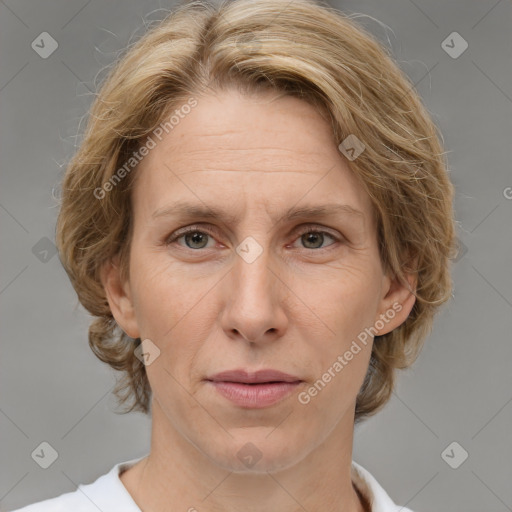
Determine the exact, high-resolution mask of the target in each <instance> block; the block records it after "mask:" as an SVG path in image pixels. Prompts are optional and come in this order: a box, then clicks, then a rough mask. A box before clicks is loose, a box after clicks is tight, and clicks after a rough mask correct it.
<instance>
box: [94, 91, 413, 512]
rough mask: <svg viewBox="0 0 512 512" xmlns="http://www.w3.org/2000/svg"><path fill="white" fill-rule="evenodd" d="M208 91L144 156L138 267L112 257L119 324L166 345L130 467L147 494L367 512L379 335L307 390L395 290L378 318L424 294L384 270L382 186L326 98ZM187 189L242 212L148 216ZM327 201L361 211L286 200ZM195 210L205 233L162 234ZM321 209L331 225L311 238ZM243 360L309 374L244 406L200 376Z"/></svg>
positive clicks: (137, 191)
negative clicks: (358, 423) (357, 413)
mask: <svg viewBox="0 0 512 512" xmlns="http://www.w3.org/2000/svg"><path fill="white" fill-rule="evenodd" d="M196 97H197V96H196ZM197 98H198V105H197V106H196V107H195V108H194V109H192V111H191V113H190V114H188V115H187V116H185V117H184V118H183V119H181V120H180V122H179V124H178V125H177V126H175V127H174V129H173V130H172V131H170V132H169V133H168V134H167V135H165V137H164V138H163V139H162V141H161V142H159V143H158V144H157V146H156V147H155V148H154V149H152V150H151V151H150V153H149V154H148V155H147V156H146V157H145V158H144V160H143V161H142V162H141V164H140V166H139V168H138V169H137V171H136V172H137V173H138V176H137V181H136V184H135V187H134V189H133V196H132V199H133V215H134V231H133V240H132V246H131V253H130V274H129V278H128V279H127V280H126V281H122V280H121V278H120V273H119V267H118V265H116V261H115V260H114V261H113V262H111V263H109V264H107V265H105V267H104V269H103V273H102V282H103V285H104V287H105V290H106V293H107V297H108V301H109V304H110V307H111V310H112V313H113V315H114V317H115V319H116V321H117V322H118V324H119V325H120V326H121V328H122V329H123V330H124V331H125V332H126V333H127V334H128V335H129V336H131V337H133V338H137V337H140V338H141V339H142V340H145V339H149V340H151V342H152V343H154V345H156V346H157V347H158V349H159V350H160V354H159V356H158V357H157V358H156V359H155V360H154V361H153V362H152V363H151V364H149V365H148V366H147V367H146V370H147V374H148V378H149V381H150V384H151V388H152V390H153V399H152V437H151V449H150V454H149V456H148V457H146V458H144V459H143V460H141V461H140V462H139V463H138V464H136V465H135V466H134V467H133V468H131V469H129V470H127V471H126V472H124V473H123V474H122V475H121V481H122V482H123V484H124V485H125V487H126V488H127V490H128V492H129V493H130V494H131V495H132V497H133V499H134V500H135V502H136V503H137V504H138V505H139V507H140V508H141V509H142V510H144V511H149V510H150V511H152V512H160V511H162V512H163V511H164V510H169V506H170V504H172V509H173V510H182V511H187V510H193V509H194V508H195V509H197V510H198V511H200V512H213V511H219V512H220V511H223V512H235V511H239V510H244V511H252V512H268V511H275V510H279V511H280V512H296V511H299V510H304V509H306V510H309V511H313V510H333V511H334V510H340V511H341V510H343V511H344V512H363V511H364V507H363V503H362V502H361V500H360V499H359V497H358V494H357V493H356V492H355V489H354V486H353V484H352V481H351V476H350V465H351V460H352V445H353V431H354V407H355V402H356V396H357V393H358V391H359V389H360V387H361V385H362V383H363V379H364V376H365V374H366V371H367V368H368V362H369V358H370V355H371V346H372V339H371V338H370V342H369V343H368V344H367V345H366V346H364V345H361V348H362V350H361V351H360V352H359V353H358V354H357V355H355V356H354V357H353V359H352V360H351V361H350V362H349V363H348V364H347V365H346V366H345V367H344V368H343V370H342V371H341V372H339V373H336V376H335V377H334V378H332V379H331V381H330V382H329V383H328V384H327V385H326V386H325V387H324V389H322V391H321V392H319V393H318V395H317V396H315V397H314V398H313V399H312V400H311V401H310V402H309V403H308V404H302V403H300V402H299V401H298V393H300V392H301V391H304V390H307V389H308V388H310V387H311V386H312V384H313V383H314V382H315V381H317V380H318V379H319V378H320V377H321V376H322V374H323V373H324V372H326V371H327V369H328V368H329V367H332V365H333V363H334V361H336V359H337V357H338V356H339V355H340V354H343V353H345V351H346V350H348V348H349V347H350V345H351V343H352V341H353V340H355V339H356V337H357V335H358V334H359V333H360V332H362V331H363V330H364V329H365V328H368V327H370V326H373V325H374V324H375V322H376V321H377V320H378V319H379V318H381V317H380V315H382V314H385V312H386V311H389V310H390V309H392V305H393V304H394V303H399V304H401V305H402V309H401V310H400V311H399V312H396V315H395V316H394V318H393V319H391V320H389V321H388V322H387V323H386V324H385V327H384V328H383V329H381V330H380V331H379V334H385V333H386V332H389V331H391V330H393V329H395V328H396V327H398V326H399V325H400V324H401V323H403V322H404V321H405V319H406V318H407V316H408V314H409V312H410V310H411V308H412V306H413V304H414V300H415V298H414V296H413V295H412V294H411V293H410V291H409V290H408V289H407V288H406V287H404V286H402V285H401V284H400V283H399V282H398V281H396V280H395V279H394V278H393V277H392V276H388V275H386V274H385V273H384V271H383V268H382V265H381V262H380V258H379V254H378V247H377V235H376V226H375V225H374V222H373V220H372V215H371V212H372V209H371V208H372V207H371V203H370V199H369V197H368V195H367V194H366V192H365V191H364V189H363V188H362V187H361V185H360V184H359V182H358V181H356V179H355V177H354V175H353V174H352V171H351V170H350V168H349V162H348V161H347V160H346V159H345V157H344V156H343V155H342V154H341V153H340V152H339V150H338V147H337V143H336V141H334V140H333V137H332V133H331V128H330V126H329V124H328V123H327V121H326V120H325V119H324V118H323V117H322V116H321V115H320V114H319V113H318V112H317V110H316V109H315V108H313V107H312V106H310V105H309V104H307V103H305V102H304V101H302V100H300V99H296V98H292V97H286V96H282V95H277V94H275V93H265V94H258V95H253V96H250V97H249V96H243V95H240V94H239V93H238V92H236V91H235V90H228V91H223V92H217V93H209V94H208V95H206V96H199V97H197ZM178 200H180V201H187V202H190V203H194V204H197V205H199V206H204V205H205V204H206V205H208V206H209V207H218V208H222V209H225V210H227V212H228V213H230V214H233V215H235V218H236V220H237V222H226V223H224V222H223V221H221V220H220V219H206V220H205V219H202V218H192V219H188V218H187V219H180V218H176V217H174V216H160V217H157V218H153V217H152V215H153V213H154V212H155V211H156V210H159V209H164V208H166V207H168V206H170V205H172V204H173V203H174V202H175V201H178ZM326 203H338V204H346V205H350V206H352V207H353V208H354V209H357V210H359V211H360V212H361V213H362V214H361V215H356V214H342V215H338V216H336V215H328V216H326V217H324V218H320V219H317V218H315V219H312V220H311V219H298V220H297V219H295V220H286V219H285V218H284V217H283V216H284V212H285V211H286V210H287V209H288V208H290V207H294V206H305V205H306V204H307V205H324V204H326ZM276 219H277V220H276ZM278 220H280V221H279V222H278ZM198 223H200V224H199V225H198ZM186 226H196V227H197V230H198V231H200V232H201V233H203V237H202V238H199V241H198V240H197V238H195V239H194V238H192V240H191V239H190V236H189V237H188V239H187V238H186V237H184V236H182V237H181V238H179V239H178V240H177V241H175V242H173V243H171V244H169V245H166V244H165V240H166V239H168V238H169V235H171V234H172V233H174V232H176V231H177V230H178V229H180V228H183V227H186ZM311 226H313V227H316V228H317V229H319V230H323V231H324V233H326V234H325V235H323V238H322V235H320V236H317V238H316V239H312V240H311V239H310V238H309V237H308V236H307V233H308V230H309V229H310V228H311ZM204 234H206V236H205V235H204ZM304 234H305V236H302V235H304ZM249 236H250V237H253V238H254V239H255V240H256V241H257V242H258V244H259V245H260V246H261V248H262V250H263V252H262V254H261V255H260V256H259V257H258V258H257V259H256V260H255V261H253V262H252V263H248V262H247V261H245V260H244V259H243V258H242V257H240V256H239V255H238V254H237V252H236V248H237V247H238V246H239V244H241V242H242V241H244V239H246V237H249ZM310 236H311V235H310ZM331 236H333V237H334V238H331ZM196 237H197V234H196ZM336 237H337V238H338V240H336ZM187 243H188V246H187ZM409 285H410V286H411V287H413V288H414V285H415V282H414V279H413V277H410V280H409ZM236 368H244V369H247V370H257V369H262V368H273V369H277V370H281V371H284V372H287V373H290V374H292V375H295V376H297V377H298V378H299V379H301V380H302V381H303V382H302V383H301V384H300V385H299V387H298V388H297V390H296V392H294V393H292V395H290V396H289V397H287V398H285V399H284V400H282V401H280V402H278V403H277V404H274V405H272V406H270V407H266V408H262V409H247V408H243V407H240V406H237V405H234V404H233V403H232V402H230V401H228V400H227V399H226V398H224V397H223V396H221V395H220V394H219V393H218V392H217V391H216V390H215V389H213V387H212V385H211V384H209V383H208V382H206V381H205V380H204V379H205V378H206V377H207V376H211V375H212V374H214V373H217V372H220V371H224V370H229V369H236ZM247 443H252V444H253V445H255V446H256V447H257V449H258V450H259V453H260V455H261V458H260V460H259V461H258V462H257V463H256V464H255V465H254V466H252V467H250V468H249V467H247V466H246V465H244V463H243V462H242V461H241V460H240V459H239V458H238V456H237V452H238V451H239V450H240V449H242V448H243V447H244V446H245V445H246V444H247ZM192 507H193V508H192Z"/></svg>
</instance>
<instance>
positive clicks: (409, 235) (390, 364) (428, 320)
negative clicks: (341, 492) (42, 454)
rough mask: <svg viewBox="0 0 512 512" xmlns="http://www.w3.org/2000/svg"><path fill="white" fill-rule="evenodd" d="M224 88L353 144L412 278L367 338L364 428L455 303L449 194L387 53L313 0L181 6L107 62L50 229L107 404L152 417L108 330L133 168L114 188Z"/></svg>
mask: <svg viewBox="0 0 512 512" xmlns="http://www.w3.org/2000/svg"><path fill="white" fill-rule="evenodd" d="M231 87H237V88H238V89H239V90H240V91H242V92H245V93H252V92H256V93H257V92H258V91H261V90H263V89H272V90H275V91H278V92H280V93H284V94H287V95H291V96H295V97H297V98H301V99H302V100H304V101H307V102H309V103H311V104H312V105H314V106H315V107H316V108H317V109H318V111H319V112H321V113H322V115H324V116H325V119H326V120H327V121H328V122H329V124H330V125H331V126H332V133H333V137H334V138H335V140H336V141H337V143H341V142H342V141H343V140H345V138H346V137H347V136H348V135H355V136H356V137H357V138H358V139H359V140H360V141H362V142H363V143H364V145H365V150H364V151H363V152H362V153H361V154H360V155H359V157H358V158H357V159H355V160H352V161H349V162H348V163H349V166H350V168H351V170H352V172H353V173H354V174H355V176H357V178H358V179H359V181H360V183H361V184H362V186H363V187H364V189H365V190H366V192H367V193H368V194H369V196H370V198H371V201H372V204H373V209H374V215H375V218H376V221H377V237H378V243H379V252H380V258H381V261H382V263H383V267H384V269H385V270H386V271H389V272H391V273H392V274H393V275H395V276H397V277H398V278H399V279H400V280H401V281H402V282H406V281H405V274H406V273H414V274H415V275H416V277H417V287H416V290H415V292H414V294H415V296H416V302H415V304H414V306H413V309H412V310H411V312H410V314H409V316H408V318H407V320H406V321H405V322H404V323H403V324H401V325H400V326H399V327H397V328H396V329H394V330H393V331H392V332H390V333H387V334H385V335H382V336H376V337H375V339H374V344H373V349H372V354H371V359H370V364H369V367H368V371H367V374H366V377H365V379H364V382H363V385H362V387H361V389H360V391H359V393H358V396H357V401H356V409H355V420H356V422H358V421H361V420H362V419H363V418H365V417H366V416H369V415H371V414H374V413H375V412H376V411H377V410H379V409H380V408H381V407H382V406H383V405H384V404H385V403H386V402H387V401H388V400H389V398H390V396H391V393H392V391H393V387H394V379H395V373H396V372H395V369H397V368H406V367H408V366H410V365H411V364H412V363H413V362H414V360H415V359H416V357H417V356H418V354H419V352H420V350H421V347H422V344H423V341H424V339H425V338H426V336H427V335H428V334H429V332H430V331H431V327H432V321H433V317H434V314H435V312H436V311H437V310H438V308H439V306H440V305H441V304H442V303H444V302H445V301H446V300H448V298H449V297H450V295H451V288H452V282H451V276H450V268H449V267H450V265H449V264H450V259H452V258H453V257H454V256H455V254H454V252H455V250H456V247H455V246H456V239H455V235H454V232H455V229H454V227H455V226H454V220H453V211H452V201H453V194H454V191H453V185H452V184H451V182H450V180H449V178H448V172H447V168H446V162H445V155H444V151H443V147H442V135H441V134H440V132H439V131H438V129H437V128H436V126H435V124H434V122H433V121H432V119H431V117H430V115H429V113H428V112H427V110H426V108H425V107H424V106H423V104H422V102H421V100H420V98H419V96H418V94H417V93H416V92H415V90H414V86H413V84H412V83H411V82H410V81H409V80H408V78H407V77H406V76H405V75H404V74H403V73H402V72H401V70H400V69H399V67H398V66H397V64H396V63H395V62H394V60H393V59H392V57H391V55H390V53H389V51H388V49H387V48H386V47H384V46H382V45H381V44H380V43H379V42H378V41H377V40H375V39H374V38H373V37H372V36H371V35H370V34H369V33H367V32H366V31H365V30H364V29H363V28H362V27H361V26H359V25H358V24H357V23H356V22H355V21H354V20H353V19H352V18H351V17H349V16H347V15H344V14H343V13H341V12H339V11H337V10H335V9H333V8H330V7H328V6H325V5H321V4H320V3H316V2H314V1H312V0H295V1H294V2H288V1H284V0H259V1H257V2H255V1H253V0H235V1H227V0H223V1H222V2H221V3H220V4H218V5H213V4H210V3H208V2H206V1H192V2H187V3H182V4H180V5H178V6H177V8H176V9H175V10H174V11H172V12H170V13H169V15H168V16H167V17H166V18H165V19H164V20H163V21H161V22H159V23H158V24H157V25H156V26H154V27H152V28H151V29H150V30H149V31H148V32H147V33H146V34H145V35H144V36H143V37H142V38H140V39H139V40H138V41H137V42H136V43H135V44H133V45H131V46H130V47H129V48H127V50H126V51H125V52H124V53H123V54H122V55H121V56H120V57H119V58H118V59H117V60H116V62H114V64H113V65H112V69H111V70H110V71H109V74H108V76H107V77H106V79H105V80H104V82H103V85H102V86H101V88H100V89H99V92H98V93H97V94H96V97H95V100H94V102H93V105H92V107H91V109H90V113H89V114H90V115H89V117H88V123H87V126H86V129H85V133H84V136H83V140H82V142H81V145H80V147H79V148H78V151H77V152H76V153H75V155H74V156H73V157H72V158H71V160H70V162H69V165H68V166H67V169H66V173H65V175H64V178H63V181H62V195H61V207H60V212H59V217H58V220H57V228H56V240H57V245H58V249H59V255H60V260H61V262H62V264H63V266H64V268H65V270H66V272H67V274H68V275H69V278H70V280H71V283H72V285H73V287H74V289H75V290H76V293H77V295H78V299H79V301H80V302H81V304H82V305H83V306H84V307H85V308H86V309H87V310H88V311H89V312H90V313H91V315H93V317H94V320H93V321H92V323H91V325H90V328H89V345H90V347H91V349H92V350H93V352H94V353H95V354H96V356H97V357H98V358H99V359H100V360H102V361H104V362H105V363H107V364H109V365H110V366H111V367H112V368H114V369H115V370H118V371H120V372H122V375H121V378H120V379H118V381H117V384H116V388H115V390H114V394H115V395H116V396H117V398H118V401H119V403H120V404H127V406H128V408H127V409H125V410H124V411H123V413H126V412H130V411H132V410H139V411H142V412H144V413H149V411H150V402H151V389H150V385H149V381H148V379H147V376H146V371H145V366H144V364H142V363H141V362H140V361H139V359H138V358H137V357H136V356H135V354H134V350H135V349H136V348H137V346H138V345H139V344H140V342H141V340H140V339H136V340H133V339H132V338H129V337H128V336H127V335H126V334H125V333H124V332H123V331H122V330H121V329H120V328H119V326H118V325H117V324H116V321H115V320H114V318H113V315H112V312H111V310H110V308H109V304H108V301H107V298H106V294H105V290H104V288H103V286H102V284H101V280H100V269H101V267H102V266H103V265H104V264H105V263H106V262H107V261H109V260H111V259H112V258H113V257H114V256H117V257H118V258H119V263H120V266H121V272H122V275H123V276H124V277H126V276H127V275H128V270H129V252H130V241H131V228H132V209H131V192H130V191H131V189H132V187H133V184H134V180H135V178H136V176H137V170H136V166H134V168H133V170H131V171H129V170H127V171H126V172H125V173H121V174H122V179H117V181H116V183H113V182H112V180H113V179H114V178H116V176H117V178H119V175H120V169H121V168H122V167H123V165H124V166H125V165H126V162H127V161H130V158H132V157H133V154H134V152H137V150H138V149H139V148H141V147H142V145H143V144H144V143H145V142H146V141H147V137H148V136H149V135H150V134H151V133H153V131H154V130H155V129H156V128H157V127H158V126H159V125H160V124H161V123H162V122H163V121H164V120H165V119H168V118H169V115H170V114H171V113H172V112H173V111H175V109H177V108H179V107H181V106H182V105H184V104H186V103H187V101H188V100H190V98H191V97H193V96H195V95H201V94H205V93H208V91H209V90H216V91H218V90H223V89H227V88H231ZM349 160H350V159H349ZM126 169H127V168H126V166H125V170H126ZM107 182H110V183H111V186H108V187H107V186H106V185H105V184H106V183H107ZM114 185H115V186H114ZM99 190H101V191H103V192H101V194H99V193H98V191H99ZM100 195H101V197H99V196H100Z"/></svg>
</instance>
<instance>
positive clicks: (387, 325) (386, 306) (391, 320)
mask: <svg viewBox="0 0 512 512" xmlns="http://www.w3.org/2000/svg"><path fill="white" fill-rule="evenodd" d="M405 277H406V282H404V283H402V282H401V281H400V280H399V279H398V277H396V276H393V277H392V278H389V277H387V278H386V280H387V283H388V286H387V287H386V288H387V291H386V293H385V295H384V297H383V298H382V300H381V305H380V308H379V314H378V316H377V318H376V319H375V326H376V329H378V332H377V336H382V335H383V334H387V333H389V332H391V331H393V330H394V329H396V328H397V327H399V326H400V325H401V324H403V323H404V322H405V321H406V320H407V317H408V316H409V314H410V312H411V311H412V308H413V307H414V304H415V302H416V296H415V293H416V285H417V277H416V274H412V273H410V274H407V275H406V276H405Z"/></svg>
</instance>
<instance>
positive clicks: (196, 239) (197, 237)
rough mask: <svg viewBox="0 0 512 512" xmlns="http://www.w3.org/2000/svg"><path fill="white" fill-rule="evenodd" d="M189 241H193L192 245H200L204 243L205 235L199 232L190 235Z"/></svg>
mask: <svg viewBox="0 0 512 512" xmlns="http://www.w3.org/2000/svg"><path fill="white" fill-rule="evenodd" d="M186 238H187V240H188V241H190V240H191V241H192V244H199V245H201V242H204V240H203V239H204V238H205V235H204V234H203V233H199V232H198V231H194V232H193V233H188V234H187V236H186Z"/></svg>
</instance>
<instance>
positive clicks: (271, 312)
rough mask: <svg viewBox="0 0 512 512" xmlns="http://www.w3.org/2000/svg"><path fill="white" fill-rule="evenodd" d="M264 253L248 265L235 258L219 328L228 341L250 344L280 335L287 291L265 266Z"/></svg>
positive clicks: (266, 253)
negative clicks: (234, 340)
mask: <svg viewBox="0 0 512 512" xmlns="http://www.w3.org/2000/svg"><path fill="white" fill-rule="evenodd" d="M267 255H268V251H263V253H262V254H261V255H260V256H259V257H258V258H257V259H256V260H255V261H252V262H251V263H249V262H248V261H245V260H244V259H243V258H242V257H238V256H237V257H236V260H235V263H234V268H233V269H232V271H231V272H230V273H229V274H228V276H227V278H228V279H227V280H226V283H225V287H224V290H223V293H225V301H224V304H225V307H224V310H223V312H222V317H221V318H222V320H221V321H222V328H223V329H224V332H225V333H226V335H227V336H228V337H230V338H240V339H243V340H246V341H248V342H250V343H266V342H269V341H275V340H276V339H279V338H280V337H282V336H283V335H284V333H285V332H286V328H287V325H288V317H287V315H286V311H285V309H284V304H285V302H286V297H287V296H288V295H289V293H290V292H289V290H288V288H287V287H286V285H285V284H284V283H283V280H282V278H280V276H278V274H277V272H276V271H275V270H273V269H271V268H270V267H269V261H268V260H269V258H268V256H267Z"/></svg>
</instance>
